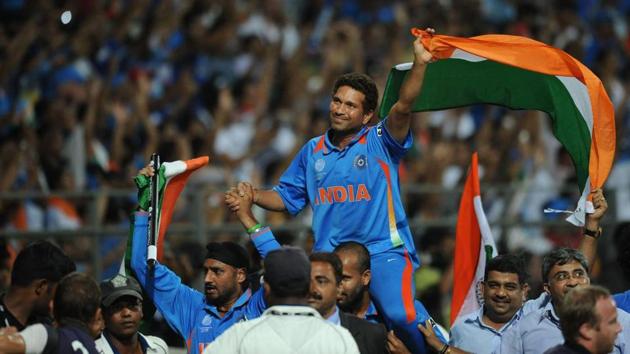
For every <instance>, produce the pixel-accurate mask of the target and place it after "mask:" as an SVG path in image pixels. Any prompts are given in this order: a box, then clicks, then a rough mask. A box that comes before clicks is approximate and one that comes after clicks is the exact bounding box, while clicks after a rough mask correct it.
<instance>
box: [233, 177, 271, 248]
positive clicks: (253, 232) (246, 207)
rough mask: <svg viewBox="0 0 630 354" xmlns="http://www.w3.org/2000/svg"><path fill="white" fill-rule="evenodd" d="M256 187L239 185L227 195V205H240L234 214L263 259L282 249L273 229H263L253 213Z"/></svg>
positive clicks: (245, 184) (244, 184)
mask: <svg viewBox="0 0 630 354" xmlns="http://www.w3.org/2000/svg"><path fill="white" fill-rule="evenodd" d="M254 193H255V190H254V187H253V186H252V185H251V184H249V183H245V182H242V183H239V186H238V188H232V189H230V190H229V191H227V192H226V193H225V203H226V204H228V205H229V204H230V203H232V204H234V203H237V204H238V205H239V208H238V210H236V211H234V214H235V215H236V217H237V218H238V220H239V221H240V222H241V224H242V225H243V227H244V228H245V230H247V233H248V234H249V237H250V239H251V241H252V243H253V244H254V246H255V247H256V250H257V251H258V253H259V254H260V256H261V257H262V258H265V257H266V256H267V254H268V253H269V252H271V251H273V250H275V249H278V248H280V247H282V246H281V245H280V244H279V243H278V241H277V240H276V237H275V236H274V234H273V232H271V228H269V227H263V226H262V225H261V224H260V223H259V222H258V220H257V219H256V217H255V216H254V213H252V204H253V200H254Z"/></svg>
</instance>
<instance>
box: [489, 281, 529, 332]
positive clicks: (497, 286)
mask: <svg viewBox="0 0 630 354" xmlns="http://www.w3.org/2000/svg"><path fill="white" fill-rule="evenodd" d="M526 295H527V286H526V285H525V284H521V283H520V282H519V279H518V274H516V273H503V272H498V271H490V272H488V276H487V278H486V280H485V281H484V283H483V299H484V306H485V314H486V316H488V317H489V318H490V319H492V320H493V321H494V322H500V323H505V322H507V321H509V320H510V319H511V318H512V317H513V316H514V314H515V313H516V311H518V309H519V308H521V306H523V301H524V300H525V297H526Z"/></svg>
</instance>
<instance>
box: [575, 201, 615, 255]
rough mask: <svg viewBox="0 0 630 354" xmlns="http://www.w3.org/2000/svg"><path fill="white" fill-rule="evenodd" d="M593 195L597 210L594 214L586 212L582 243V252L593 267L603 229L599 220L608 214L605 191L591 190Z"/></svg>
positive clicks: (594, 205)
mask: <svg viewBox="0 0 630 354" xmlns="http://www.w3.org/2000/svg"><path fill="white" fill-rule="evenodd" d="M591 194H592V196H593V199H592V201H593V207H594V208H595V212H594V213H592V214H586V221H585V223H584V236H583V237H582V242H581V243H580V252H582V254H584V257H586V260H587V261H588V265H589V267H593V263H594V262H595V256H596V255H597V239H598V238H599V236H600V234H601V231H600V227H599V222H600V220H601V219H602V217H604V215H605V214H606V210H608V203H607V202H606V198H604V192H603V191H602V190H601V189H595V190H593V191H592V192H591Z"/></svg>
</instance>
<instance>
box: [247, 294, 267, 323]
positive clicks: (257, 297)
mask: <svg viewBox="0 0 630 354" xmlns="http://www.w3.org/2000/svg"><path fill="white" fill-rule="evenodd" d="M266 309H267V302H266V301H265V289H264V288H263V287H262V286H261V287H260V288H258V290H256V292H254V294H253V295H252V297H250V298H249V301H248V302H247V319H248V320H252V319H254V318H258V317H260V316H261V315H262V314H263V312H265V310H266Z"/></svg>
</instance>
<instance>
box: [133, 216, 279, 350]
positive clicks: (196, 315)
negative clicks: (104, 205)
mask: <svg viewBox="0 0 630 354" xmlns="http://www.w3.org/2000/svg"><path fill="white" fill-rule="evenodd" d="M147 229H148V214H147V213H145V212H138V213H136V216H135V223H134V233H133V246H132V256H131V267H132V269H133V270H134V272H135V274H136V277H137V279H138V281H139V282H140V284H141V285H142V287H143V288H144V289H145V291H146V292H147V294H148V295H149V297H150V298H151V300H153V302H154V303H155V305H156V307H157V308H158V309H159V310H160V312H161V313H162V315H164V318H165V319H166V321H167V322H168V324H169V325H170V326H171V327H172V328H173V329H174V330H175V331H177V333H179V334H180V335H181V336H182V337H183V338H185V339H186V345H187V347H188V352H189V353H201V352H203V349H204V347H205V346H207V345H208V344H209V343H210V342H212V341H213V340H215V339H216V338H217V337H218V336H219V335H220V334H221V333H223V332H224V331H225V330H227V329H228V328H229V327H230V326H232V325H233V324H234V323H236V322H239V321H243V320H247V319H252V318H256V317H259V316H260V315H261V314H262V312H263V311H264V310H265V308H266V307H267V305H266V303H265V301H264V297H263V289H262V287H261V288H260V289H259V290H258V291H257V292H255V293H252V292H251V291H250V290H249V289H247V270H248V267H249V257H248V255H247V252H246V251H245V249H244V248H243V247H241V246H239V245H238V244H236V243H233V242H221V243H218V242H211V243H209V244H208V245H207V246H206V248H207V251H208V253H207V255H206V260H205V261H204V269H205V272H206V276H205V279H204V283H205V287H204V290H205V291H204V293H201V292H199V291H197V290H195V289H192V288H190V287H188V286H186V285H184V284H182V282H181V279H180V278H179V277H178V276H177V275H176V274H175V273H173V272H172V271H171V270H170V269H168V268H167V267H166V266H164V265H162V264H159V263H158V264H156V266H155V268H154V271H153V274H151V275H149V274H148V269H147V247H146V245H147Z"/></svg>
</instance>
